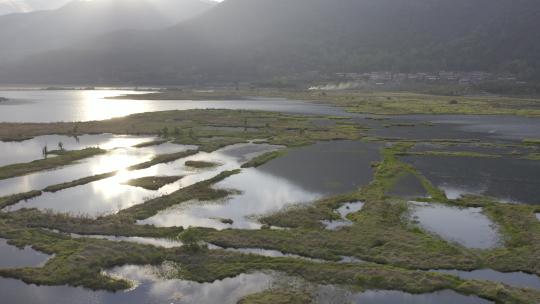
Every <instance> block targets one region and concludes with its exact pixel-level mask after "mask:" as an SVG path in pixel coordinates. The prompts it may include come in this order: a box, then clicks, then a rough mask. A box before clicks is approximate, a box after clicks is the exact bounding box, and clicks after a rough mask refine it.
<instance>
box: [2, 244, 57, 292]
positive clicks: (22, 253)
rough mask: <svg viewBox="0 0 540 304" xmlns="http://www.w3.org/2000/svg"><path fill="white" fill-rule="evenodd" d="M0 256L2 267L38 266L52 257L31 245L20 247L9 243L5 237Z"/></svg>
mask: <svg viewBox="0 0 540 304" xmlns="http://www.w3.org/2000/svg"><path fill="white" fill-rule="evenodd" d="M0 257H1V259H0V268H19V267H38V266H41V265H43V264H45V262H47V260H48V259H49V258H50V256H49V255H47V254H44V253H41V252H39V251H35V250H34V249H32V248H30V247H25V248H24V249H19V248H17V247H15V246H11V245H8V244H7V241H6V240H4V239H0ZM0 294H1V293H0Z"/></svg>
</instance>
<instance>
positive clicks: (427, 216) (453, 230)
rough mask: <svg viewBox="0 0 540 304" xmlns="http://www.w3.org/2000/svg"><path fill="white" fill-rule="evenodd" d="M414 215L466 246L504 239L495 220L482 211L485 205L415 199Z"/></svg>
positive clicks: (487, 245)
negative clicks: (456, 204) (466, 206)
mask: <svg viewBox="0 0 540 304" xmlns="http://www.w3.org/2000/svg"><path fill="white" fill-rule="evenodd" d="M412 215H413V217H414V219H415V220H418V221H419V222H420V225H421V226H422V227H423V228H425V229H427V230H428V231H431V232H433V233H435V234H437V235H439V236H440V237H442V238H444V239H446V240H448V241H450V242H457V243H459V244H461V245H463V246H465V247H470V248H480V249H487V248H492V247H496V246H497V245H499V243H500V237H499V234H498V232H497V229H496V228H495V227H494V223H493V222H491V221H490V220H489V219H488V218H487V216H485V215H484V214H483V213H482V208H457V207H451V206H446V205H442V204H428V203H413V204H412Z"/></svg>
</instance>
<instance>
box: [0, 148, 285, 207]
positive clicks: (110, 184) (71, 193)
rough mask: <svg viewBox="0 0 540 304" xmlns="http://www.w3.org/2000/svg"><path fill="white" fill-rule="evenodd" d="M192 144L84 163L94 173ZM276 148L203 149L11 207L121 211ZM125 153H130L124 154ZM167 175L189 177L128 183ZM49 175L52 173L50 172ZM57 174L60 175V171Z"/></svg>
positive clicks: (119, 151) (117, 154)
mask: <svg viewBox="0 0 540 304" xmlns="http://www.w3.org/2000/svg"><path fill="white" fill-rule="evenodd" d="M192 148H194V147H193V146H182V145H173V144H163V145H159V146H155V147H146V148H140V149H134V148H128V149H117V150H115V151H113V152H111V153H109V154H107V155H103V159H101V158H98V159H92V160H88V163H86V164H85V165H84V166H85V167H84V168H87V169H88V167H90V168H91V169H92V171H93V172H94V173H92V174H99V173H105V172H110V171H114V170H115V169H122V168H125V167H127V166H129V165H132V164H136V163H140V162H143V161H147V160H150V159H151V158H152V157H153V156H154V155H156V154H164V153H173V152H179V151H184V150H188V149H192ZM273 149H276V146H271V145H255V144H240V145H234V146H230V147H227V148H224V149H221V150H218V151H216V152H213V153H203V152H201V153H198V154H197V155H193V156H190V157H187V158H184V159H179V160H177V161H174V162H171V163H165V164H158V165H155V166H152V167H150V168H147V169H143V170H137V171H125V170H124V171H120V172H119V173H118V174H117V175H115V176H113V177H110V178H106V179H103V180H99V181H95V182H92V183H89V184H86V185H81V186H78V187H74V188H69V189H65V190H62V191H59V192H56V193H44V194H43V195H42V196H40V197H37V198H35V199H32V200H30V201H28V202H21V203H19V204H17V205H15V206H13V207H11V208H10V210H16V209H20V208H40V209H42V210H43V209H52V210H54V211H58V212H68V213H73V214H86V215H90V216H97V215H102V214H107V213H111V212H117V211H119V210H122V209H125V208H129V207H131V206H134V205H137V204H140V203H142V202H144V201H145V200H148V199H152V198H155V197H158V196H162V195H166V194H170V193H172V192H174V191H176V190H178V189H180V188H183V187H187V186H190V185H193V184H195V183H197V182H200V181H203V180H206V179H209V178H212V177H214V176H216V175H217V174H219V172H221V171H225V170H233V169H237V168H239V167H240V165H241V163H242V162H241V161H240V160H243V159H244V158H245V157H248V156H249V157H251V155H254V156H256V155H259V154H261V153H264V152H266V151H269V150H273ZM123 155H125V156H126V157H125V158H122V157H123ZM231 155H232V156H231ZM246 155H247V156H246ZM187 160H204V161H211V162H218V163H220V164H223V165H222V166H219V167H216V168H210V169H205V170H194V169H192V168H187V167H186V166H185V165H184V163H185V162H186V161H187ZM67 169H68V168H66V170H67ZM88 170H89V169H88ZM81 171H82V169H81ZM62 172H63V171H62ZM77 172H78V171H77ZM73 175H74V174H73ZM89 175H91V174H83V173H78V174H77V175H76V176H75V177H73V178H67V177H63V178H60V180H59V181H58V182H54V183H52V182H47V180H45V179H44V180H40V182H42V183H43V184H44V185H42V186H41V187H35V186H36V185H35V184H33V185H32V184H30V185H29V186H28V187H29V189H40V188H43V187H45V186H47V185H50V184H56V183H61V182H65V181H69V180H73V179H76V178H81V177H84V176H89ZM167 175H175V176H176V175H181V176H185V177H184V178H183V179H181V180H179V181H177V182H175V183H172V184H170V185H167V186H165V187H163V188H161V189H159V190H158V191H151V190H146V189H143V188H140V187H132V186H128V185H125V184H124V183H125V182H127V181H128V180H131V179H136V178H141V177H148V176H167ZM45 176H46V177H48V175H45ZM53 176H54V177H55V178H57V179H59V178H58V176H57V175H53ZM70 176H71V174H70ZM0 185H1V181H0ZM74 202H76V203H74Z"/></svg>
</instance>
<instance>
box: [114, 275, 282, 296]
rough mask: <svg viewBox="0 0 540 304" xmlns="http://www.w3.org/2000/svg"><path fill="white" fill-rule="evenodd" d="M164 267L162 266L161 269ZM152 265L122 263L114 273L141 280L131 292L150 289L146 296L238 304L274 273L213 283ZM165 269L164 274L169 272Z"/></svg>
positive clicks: (264, 286)
mask: <svg viewBox="0 0 540 304" xmlns="http://www.w3.org/2000/svg"><path fill="white" fill-rule="evenodd" d="M160 268H161V269H160ZM162 268H167V266H162V267H150V266H123V267H118V268H115V269H113V270H111V271H110V272H109V273H110V274H112V275H113V276H115V277H122V278H125V279H128V280H131V281H136V282H138V284H139V285H138V287H137V288H135V289H134V290H132V291H129V292H128V293H133V294H137V293H147V295H146V297H147V298H149V299H153V300H155V301H172V303H178V304H181V303H231V304H235V303H237V301H238V300H240V299H241V298H243V297H244V296H246V295H249V294H253V293H257V292H260V291H263V290H265V289H267V288H269V287H270V286H271V284H272V282H273V277H272V276H271V275H269V274H263V273H254V274H242V275H239V276H237V277H234V278H228V279H224V280H221V281H215V282H213V283H197V282H190V281H183V280H164V279H162V278H160V275H161V273H162V272H164V271H165V272H167V273H168V272H174V271H175V269H174V268H172V269H162ZM167 273H165V275H167Z"/></svg>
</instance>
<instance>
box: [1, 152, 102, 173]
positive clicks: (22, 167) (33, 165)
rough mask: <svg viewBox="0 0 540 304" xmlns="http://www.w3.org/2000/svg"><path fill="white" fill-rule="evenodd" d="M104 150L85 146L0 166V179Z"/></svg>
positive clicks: (60, 164)
mask: <svg viewBox="0 0 540 304" xmlns="http://www.w3.org/2000/svg"><path fill="white" fill-rule="evenodd" d="M106 152H107V151H105V150H102V149H99V148H86V149H83V150H78V151H67V152H65V153H63V154H61V155H58V156H56V157H51V158H46V159H40V160H35V161H33V162H29V163H24V164H14V165H8V166H4V167H0V180H1V179H7V178H12V177H17V176H22V175H26V174H30V173H35V172H39V171H43V170H51V169H55V168H59V167H63V166H66V165H69V164H72V163H74V162H76V161H79V160H82V159H85V158H89V157H92V156H96V155H99V154H104V153H106Z"/></svg>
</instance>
